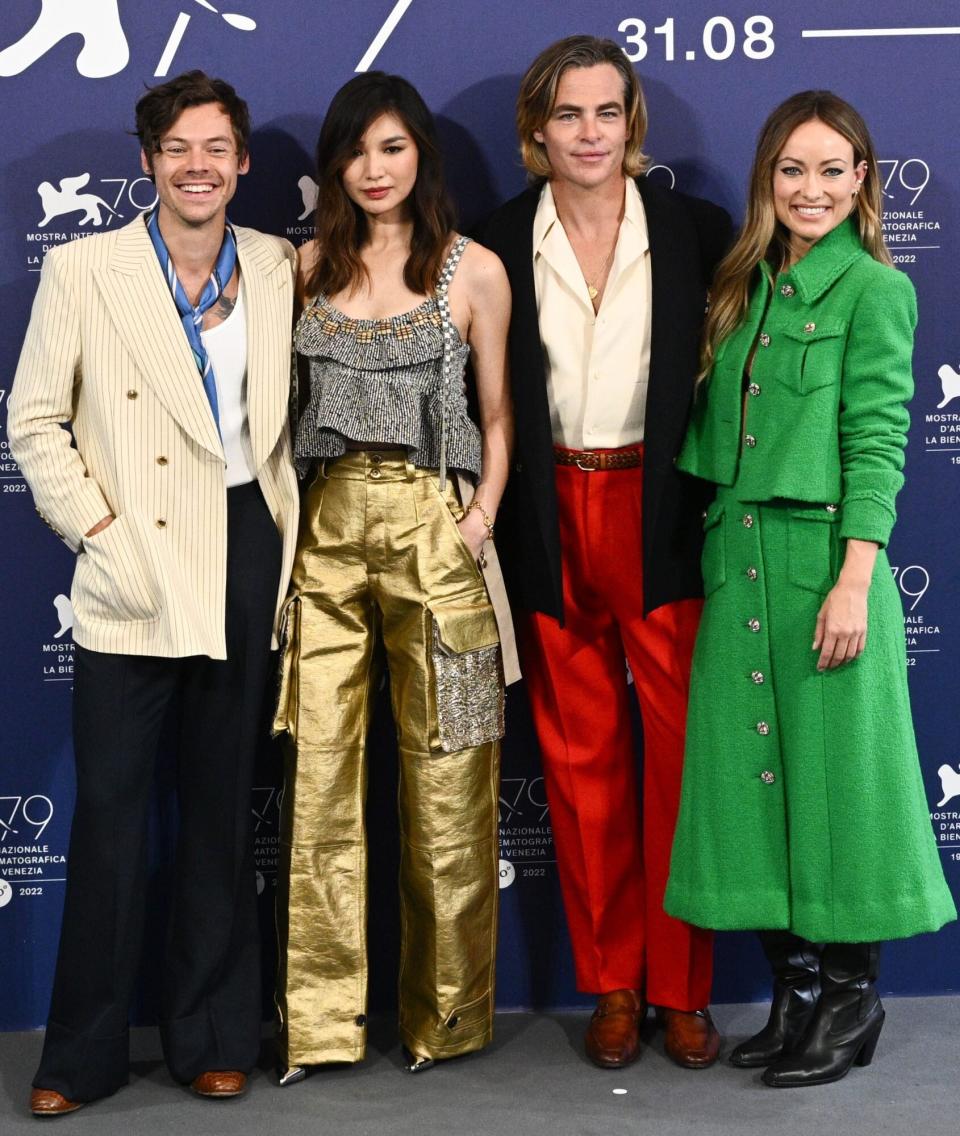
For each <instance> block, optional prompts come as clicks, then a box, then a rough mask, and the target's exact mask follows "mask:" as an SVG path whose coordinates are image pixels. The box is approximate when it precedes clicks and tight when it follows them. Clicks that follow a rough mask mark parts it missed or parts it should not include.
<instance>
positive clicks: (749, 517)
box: [743, 513, 753, 529]
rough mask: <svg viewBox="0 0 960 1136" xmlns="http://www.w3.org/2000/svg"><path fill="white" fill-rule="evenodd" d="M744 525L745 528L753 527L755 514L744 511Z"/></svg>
mask: <svg viewBox="0 0 960 1136" xmlns="http://www.w3.org/2000/svg"><path fill="white" fill-rule="evenodd" d="M743 527H744V528H745V529H752V528H753V514H752V513H744V515H743Z"/></svg>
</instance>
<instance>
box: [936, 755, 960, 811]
mask: <svg viewBox="0 0 960 1136" xmlns="http://www.w3.org/2000/svg"><path fill="white" fill-rule="evenodd" d="M937 775H938V776H939V778H940V788H941V790H942V791H943V800H942V801H938V802H937V808H938V809H942V808H943V806H944V805H947V804H949V803H950V802H951V801H952V800H953V798H954V797H960V765H958V766H957V768H956V769H954V767H953V766H952V765H941V766H940V768H939V769H938V770H937Z"/></svg>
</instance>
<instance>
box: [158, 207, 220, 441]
mask: <svg viewBox="0 0 960 1136" xmlns="http://www.w3.org/2000/svg"><path fill="white" fill-rule="evenodd" d="M158 213H159V210H157V209H154V210H153V211H152V212H151V213H149V214H148V215H147V232H148V233H149V234H150V240H151V241H153V247H154V249H155V250H156V253H157V256H158V257H159V259H160V267H161V268H162V269H163V274H164V276H165V277H166V278H167V284H168V286H169V288H170V293H171V295H172V296H173V302H174V303H175V304H176V305H177V311H178V312H179V314H180V322H181V323H182V324H183V330H184V331H185V332H186V333H187V341H188V342H189V344H190V349H191V350H192V351H193V357H194V359H195V360H196V364H197V370H199V372H200V376H201V378H202V380H203V389H204V392H205V394H206V396H207V401H208V402H209V403H210V410H211V411H212V413H213V420H214V422H216V424H217V431H218V432H219V430H220V407H219V405H218V402H217V382H216V379H215V377H214V374H213V365H212V364H211V362H210V359H209V356H208V355H207V350H206V348H205V347H204V346H203V340H202V339H201V338H200V329H201V327H202V325H203V316H204V313H205V312H207V311H209V310H210V308H212V307H213V305H214V304H215V303H216V302H217V300H219V299H220V297H221V295H222V294H223V290H224V288H226V286H227V284H228V283H229V282H230V277H231V276H233V270H234V268H235V267H236V263H237V239H236V237H235V236H234V233H233V229H232V228H231V227H230V225H229V224H228V225H227V226H226V229H225V230H224V234H223V244H222V245H221V246H220V253H219V255H218V256H217V263H216V264H215V265H214V266H213V272H212V273H211V275H210V279H209V280H208V281H207V282H206V284H205V285H204V288H203V292H202V294H201V296H200V301H199V303H198V304H197V306H196V307H194V306H193V304H191V303H190V301H189V299H187V293H186V292H185V291H184V288H183V285H182V284H181V283H180V281H179V279H178V278H177V273H176V269H175V268H174V266H173V258H172V257H171V256H170V251H169V249H168V248H167V246H166V243H165V242H164V239H163V237H162V236H161V234H160V221H159V219H158Z"/></svg>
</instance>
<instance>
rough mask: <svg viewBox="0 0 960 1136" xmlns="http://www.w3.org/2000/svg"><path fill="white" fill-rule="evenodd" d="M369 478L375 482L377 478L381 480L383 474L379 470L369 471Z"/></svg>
mask: <svg viewBox="0 0 960 1136" xmlns="http://www.w3.org/2000/svg"><path fill="white" fill-rule="evenodd" d="M370 476H371V477H372V478H373V479H374V481H377V480H378V479H379V478H381V477H382V476H383V474H382V473H381V472H380V470H379V469H376V468H374V469H371V470H370Z"/></svg>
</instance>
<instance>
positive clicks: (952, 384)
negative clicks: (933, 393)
mask: <svg viewBox="0 0 960 1136" xmlns="http://www.w3.org/2000/svg"><path fill="white" fill-rule="evenodd" d="M937 375H938V377H939V379H940V389H941V390H942V391H943V400H942V401H941V402H938V403H937V410H943V408H944V407H945V406H946V405H947V404H948V403H950V402H953V400H954V399H955V398H960V374H958V373H957V372H956V371H955V370H954V369H953V367H951V366H950V364H949V363H944V364H943V366H942V367H941V368H940V370H939V371H937Z"/></svg>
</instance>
